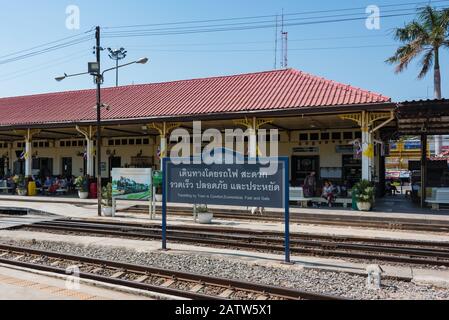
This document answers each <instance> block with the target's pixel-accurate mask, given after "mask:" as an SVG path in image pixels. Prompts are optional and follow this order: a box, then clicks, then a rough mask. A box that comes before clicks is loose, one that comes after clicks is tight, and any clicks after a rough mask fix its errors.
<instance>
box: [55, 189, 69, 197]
mask: <svg viewBox="0 0 449 320" xmlns="http://www.w3.org/2000/svg"><path fill="white" fill-rule="evenodd" d="M68 191H69V190H68V189H66V188H60V189H58V190H56V195H58V196H63V195H65V194H67V192H68Z"/></svg>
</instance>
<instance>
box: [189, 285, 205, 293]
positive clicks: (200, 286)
mask: <svg viewBox="0 0 449 320" xmlns="http://www.w3.org/2000/svg"><path fill="white" fill-rule="evenodd" d="M203 288H204V285H203V284H201V283H200V284H197V285H196V286H194V287H193V288H192V289H190V291H191V292H194V293H197V292H200V290H201V289H203Z"/></svg>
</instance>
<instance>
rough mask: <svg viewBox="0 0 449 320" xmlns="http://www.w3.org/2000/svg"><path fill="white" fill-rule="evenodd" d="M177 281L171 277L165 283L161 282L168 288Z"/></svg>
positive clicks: (162, 285)
mask: <svg viewBox="0 0 449 320" xmlns="http://www.w3.org/2000/svg"><path fill="white" fill-rule="evenodd" d="M175 282H176V280H173V279H169V280H167V281H165V282H164V283H163V284H161V287H164V288H168V287H170V286H171V285H172V284H173V283H175Z"/></svg>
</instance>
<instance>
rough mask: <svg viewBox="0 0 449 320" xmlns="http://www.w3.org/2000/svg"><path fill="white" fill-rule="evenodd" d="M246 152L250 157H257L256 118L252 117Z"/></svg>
mask: <svg viewBox="0 0 449 320" xmlns="http://www.w3.org/2000/svg"><path fill="white" fill-rule="evenodd" d="M248 149H249V150H248V153H249V157H250V158H257V120H256V118H253V123H252V128H250V129H249V146H248Z"/></svg>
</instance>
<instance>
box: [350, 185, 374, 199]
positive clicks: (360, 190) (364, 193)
mask: <svg viewBox="0 0 449 320" xmlns="http://www.w3.org/2000/svg"><path fill="white" fill-rule="evenodd" d="M374 191H375V189H374V187H373V185H372V184H371V182H369V181H368V180H362V181H360V182H358V183H356V184H355V185H354V187H353V188H352V192H354V193H355V197H356V199H357V202H369V203H371V204H373V202H374Z"/></svg>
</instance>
